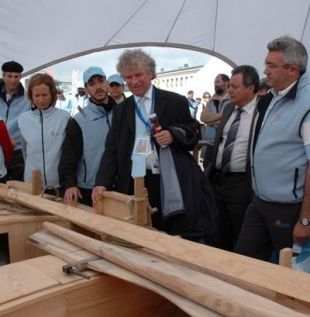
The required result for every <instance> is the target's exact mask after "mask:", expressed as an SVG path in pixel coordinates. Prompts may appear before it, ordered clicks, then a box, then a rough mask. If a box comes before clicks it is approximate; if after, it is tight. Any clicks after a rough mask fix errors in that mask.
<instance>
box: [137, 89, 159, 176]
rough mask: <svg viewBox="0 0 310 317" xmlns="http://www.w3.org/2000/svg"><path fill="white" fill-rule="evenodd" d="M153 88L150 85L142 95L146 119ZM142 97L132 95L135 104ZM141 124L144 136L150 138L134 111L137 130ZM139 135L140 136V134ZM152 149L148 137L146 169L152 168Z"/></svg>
mask: <svg viewBox="0 0 310 317" xmlns="http://www.w3.org/2000/svg"><path fill="white" fill-rule="evenodd" d="M153 89H154V87H153V85H151V86H150V88H149V90H148V91H147V92H146V93H145V94H144V96H143V97H144V101H143V103H144V108H145V112H146V114H147V118H145V119H146V120H148V116H149V115H150V114H151V111H152V103H153V102H154V101H153V100H152V97H153ZM143 97H140V96H134V98H135V100H136V103H137V105H139V102H140V100H141V98H143ZM153 111H154V109H153ZM142 125H143V128H145V133H144V137H146V136H148V137H149V138H150V134H149V133H148V132H147V128H146V127H145V125H144V123H142V121H141V119H140V118H139V116H138V115H137V113H136V131H138V129H141V126H142ZM139 127H140V128H139ZM137 137H138V135H137V133H136V138H137ZM140 137H141V135H140ZM153 151H156V149H155V148H152V146H151V139H150V142H149V144H148V149H147V158H146V168H147V169H148V170H151V169H152V162H151V154H152V152H153Z"/></svg>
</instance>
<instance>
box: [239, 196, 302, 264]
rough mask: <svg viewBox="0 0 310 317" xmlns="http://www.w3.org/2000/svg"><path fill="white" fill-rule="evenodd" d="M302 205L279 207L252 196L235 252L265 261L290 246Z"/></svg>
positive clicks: (283, 205) (277, 256)
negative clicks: (272, 254)
mask: <svg viewBox="0 0 310 317" xmlns="http://www.w3.org/2000/svg"><path fill="white" fill-rule="evenodd" d="M300 208H301V203H297V204H280V203H273V202H267V201H264V200H261V199H259V198H258V197H256V196H254V198H253V200H252V202H251V204H250V205H249V207H248V210H247V212H246V215H245V219H244V223H243V227H242V229H241V232H240V235H239V239H238V242H237V244H236V247H235V252H237V253H240V254H243V255H247V256H250V257H252V258H256V259H260V260H265V261H268V260H269V259H270V256H271V253H272V252H273V250H275V251H276V252H275V253H276V254H275V256H276V261H278V258H279V251H280V250H281V249H283V248H286V247H289V248H291V247H292V245H293V230H294V226H295V224H296V222H297V221H298V218H299V212H300Z"/></svg>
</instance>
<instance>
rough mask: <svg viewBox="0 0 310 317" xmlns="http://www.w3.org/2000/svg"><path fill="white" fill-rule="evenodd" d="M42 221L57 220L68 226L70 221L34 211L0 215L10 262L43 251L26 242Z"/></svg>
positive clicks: (1, 229)
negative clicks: (6, 236)
mask: <svg viewBox="0 0 310 317" xmlns="http://www.w3.org/2000/svg"><path fill="white" fill-rule="evenodd" d="M44 221H52V222H57V223H58V224H60V225H62V226H66V227H70V223H69V222H68V221H66V220H64V219H63V218H61V217H58V216H52V215H48V214H45V215H42V216H41V215H38V214H37V215H35V214H34V213H27V214H17V215H15V213H13V212H10V213H9V214H7V215H6V216H0V233H7V234H8V246H9V255H10V259H9V260H10V262H11V263H12V262H17V261H22V260H25V259H29V258H32V257H37V256H41V255H44V254H45V253H44V252H42V251H40V250H38V249H37V248H35V247H33V246H32V245H30V244H29V243H27V238H28V237H29V235H31V234H33V233H34V232H36V231H38V230H41V229H42V223H43V222H44Z"/></svg>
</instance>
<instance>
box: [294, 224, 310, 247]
mask: <svg viewBox="0 0 310 317" xmlns="http://www.w3.org/2000/svg"><path fill="white" fill-rule="evenodd" d="M309 239H310V226H304V225H303V224H301V223H300V222H299V220H298V221H297V223H296V225H295V227H294V231H293V240H294V242H296V243H302V242H304V241H305V240H309Z"/></svg>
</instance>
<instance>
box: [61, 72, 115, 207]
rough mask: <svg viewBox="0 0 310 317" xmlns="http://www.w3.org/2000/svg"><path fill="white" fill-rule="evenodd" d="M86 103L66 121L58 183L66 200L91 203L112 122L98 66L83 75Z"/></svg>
mask: <svg viewBox="0 0 310 317" xmlns="http://www.w3.org/2000/svg"><path fill="white" fill-rule="evenodd" d="M83 80H84V83H85V88H86V90H87V93H88V94H89V96H90V98H89V102H88V104H87V106H86V107H85V108H83V109H82V108H79V112H78V113H77V114H76V115H75V116H74V117H73V118H72V119H71V121H69V123H68V127H67V134H66V137H65V140H64V143H63V147H62V153H61V158H60V163H59V178H60V184H61V186H62V187H63V189H64V190H65V194H64V200H65V202H66V203H76V202H78V201H79V202H81V203H83V204H85V205H89V206H91V205H92V200H91V191H92V188H93V187H94V184H95V177H96V174H97V170H98V168H99V165H100V160H101V157H102V154H103V152H104V149H105V139H106V136H107V134H108V131H109V129H110V126H111V123H112V109H113V106H114V105H115V101H114V100H113V98H112V97H110V96H109V95H108V82H107V80H106V75H105V73H104V72H103V70H102V69H101V68H100V67H89V68H88V69H87V70H86V71H85V72H84V74H83Z"/></svg>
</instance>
